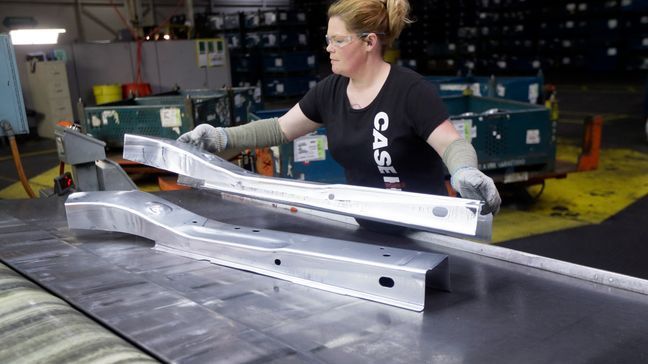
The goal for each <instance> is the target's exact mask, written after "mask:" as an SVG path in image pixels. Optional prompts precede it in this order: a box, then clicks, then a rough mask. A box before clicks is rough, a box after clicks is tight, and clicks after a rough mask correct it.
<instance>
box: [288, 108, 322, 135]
mask: <svg viewBox="0 0 648 364" xmlns="http://www.w3.org/2000/svg"><path fill="white" fill-rule="evenodd" d="M279 126H280V127H281V131H282V132H283V134H284V136H285V137H286V139H288V141H293V140H295V138H299V137H300V136H302V135H306V134H308V133H310V132H313V131H315V130H317V129H318V128H320V127H321V126H322V124H319V123H316V122H314V121H312V120H311V119H309V118H308V117H306V115H304V112H303V111H302V109H301V107H299V103H297V104H295V106H293V107H292V108H291V109H290V110H288V112H287V113H285V114H284V115H283V116H282V117H280V118H279Z"/></svg>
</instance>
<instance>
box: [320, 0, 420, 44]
mask: <svg viewBox="0 0 648 364" xmlns="http://www.w3.org/2000/svg"><path fill="white" fill-rule="evenodd" d="M409 12H410V5H409V2H408V1H407V0H337V1H336V2H335V3H333V4H332V5H331V6H330V7H329V9H328V17H329V18H332V17H334V16H339V17H340V18H341V19H342V21H344V23H345V24H346V26H347V27H348V28H349V30H351V31H353V32H355V33H363V32H368V33H384V35H378V37H379V38H380V39H381V40H382V41H383V43H384V44H385V45H386V46H387V47H391V45H392V43H393V42H394V40H395V39H396V38H398V36H399V35H400V33H401V31H402V30H403V28H404V27H405V25H407V24H409V23H411V22H412V20H411V19H409ZM387 47H383V51H384V50H385V49H386V48H387Z"/></svg>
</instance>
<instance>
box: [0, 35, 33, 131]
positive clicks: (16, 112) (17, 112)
mask: <svg viewBox="0 0 648 364" xmlns="http://www.w3.org/2000/svg"><path fill="white" fill-rule="evenodd" d="M2 120H7V121H8V122H9V124H11V127H12V128H13V131H14V133H15V134H28V133H29V126H28V124H27V116H26V115H25V103H24V101H23V96H22V89H21V88H20V79H19V78H18V68H17V67H16V55H15V52H14V49H13V45H12V44H11V38H10V37H9V36H8V35H7V34H0V121H2ZM0 135H4V131H3V130H2V129H1V128H0Z"/></svg>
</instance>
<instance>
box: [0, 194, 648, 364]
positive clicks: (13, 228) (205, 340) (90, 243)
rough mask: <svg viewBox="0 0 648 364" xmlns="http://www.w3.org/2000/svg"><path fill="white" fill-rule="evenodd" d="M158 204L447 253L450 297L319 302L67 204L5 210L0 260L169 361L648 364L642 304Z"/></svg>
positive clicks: (329, 227) (528, 272)
mask: <svg viewBox="0 0 648 364" xmlns="http://www.w3.org/2000/svg"><path fill="white" fill-rule="evenodd" d="M161 195H162V196H163V197H164V198H165V199H167V200H169V201H171V202H173V203H175V204H178V205H180V206H183V207H185V208H187V209H188V210H190V211H194V212H196V213H198V214H201V215H203V216H208V217H210V218H212V219H215V220H219V221H223V222H227V223H230V224H239V225H246V226H253V227H260V228H268V229H274V230H283V231H288V232H297V233H304V234H310V235H317V236H324V237H329V238H336V239H346V240H353V241H359V242H365V243H375V244H381V245H386V246H393V247H399V248H405V249H417V250H424V251H435V252H442V253H444V254H448V255H449V256H450V272H451V273H450V274H451V281H452V287H453V291H452V292H451V293H447V292H431V293H430V294H429V295H428V297H427V299H428V304H427V306H426V309H425V311H424V312H422V313H417V312H411V311H407V310H403V309H400V308H395V307H391V306H387V305H383V304H380V303H375V302H370V301H365V300H362V299H358V298H353V297H348V296H342V295H337V294H333V293H328V292H324V291H319V290H316V289H312V288H308V287H304V286H300V285H295V284H291V283H289V282H285V281H281V280H277V279H273V278H269V277H265V276H261V275H256V274H253V273H249V272H243V271H239V270H235V269H230V268H224V267H220V266H216V265H212V264H210V263H208V262H203V261H194V260H190V259H188V258H183V257H179V256H175V255H172V254H168V253H163V252H158V251H154V250H152V249H150V247H151V246H152V245H153V243H152V242H151V241H148V240H146V239H142V238H138V237H133V236H130V235H125V234H120V233H105V232H96V231H87V232H86V231H75V232H72V231H70V230H69V229H68V228H67V222H66V220H65V211H64V207H63V202H64V200H63V199H40V200H14V201H0V211H1V212H0V257H1V258H2V260H3V262H5V264H7V265H10V266H12V267H13V268H14V269H16V270H18V271H20V272H21V273H22V274H24V275H26V276H29V277H30V278H32V279H34V280H36V281H38V282H39V283H40V284H42V285H43V286H45V287H47V288H48V289H50V290H51V291H53V292H55V293H56V294H58V295H60V296H61V297H63V298H65V299H66V300H68V301H69V302H72V303H74V305H75V306H76V307H78V308H80V309H83V310H85V311H86V312H87V313H89V315H90V316H92V317H94V318H96V319H98V320H101V321H102V322H104V323H105V324H106V325H108V326H110V327H111V328H113V329H114V330H115V331H117V332H119V333H121V334H122V335H123V336H124V337H126V338H129V339H131V340H132V341H134V342H136V343H137V344H138V345H139V346H140V347H142V348H144V349H146V350H148V351H150V352H151V353H153V354H155V355H156V356H157V357H159V358H162V359H164V360H168V361H178V362H209V363H217V362H224V363H239V362H255V363H267V362H276V363H286V362H291V363H292V362H328V363H352V362H362V363H365V362H390V363H419V362H451V363H454V362H463V363H471V362H479V363H484V362H497V363H520V362H525V363H528V362H531V363H536V362H537V363H546V362H569V363H579V362H593V361H594V362H645V361H646V360H648V322H647V321H646V320H644V319H643V317H644V316H645V314H646V312H648V297H647V296H646V295H642V294H639V293H633V292H629V291H624V290H619V289H616V288H611V287H609V286H605V285H601V284H598V283H591V282H586V281H582V280H578V279H576V278H571V277H567V276H563V275H558V274H555V273H551V272H547V271H542V270H539V269H536V268H531V267H526V266H523V265H518V264H513V263H509V262H505V261H501V260H496V259H492V258H488V257H485V256H481V255H475V254H472V253H469V252H465V251H460V250H454V249H452V248H448V247H443V246H441V245H435V244H434V242H433V241H432V242H429V241H428V242H424V241H421V240H413V239H411V238H407V237H402V236H388V235H381V234H377V233H373V232H369V231H364V230H355V229H352V228H349V227H347V226H343V225H342V224H340V223H336V222H327V221H324V220H322V219H318V220H314V219H308V218H304V217H300V216H289V215H287V214H284V213H280V212H277V211H271V210H266V209H262V208H259V207H253V206H250V205H245V204H240V203H236V202H232V201H226V200H222V199H221V198H220V197H218V195H215V194H211V193H208V192H204V191H195V190H193V191H176V192H166V193H162V194H161ZM427 240H430V239H427ZM0 345H1V344H0Z"/></svg>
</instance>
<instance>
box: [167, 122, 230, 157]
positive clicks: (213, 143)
mask: <svg viewBox="0 0 648 364" xmlns="http://www.w3.org/2000/svg"><path fill="white" fill-rule="evenodd" d="M178 141H179V142H182V143H188V144H192V145H195V146H197V147H198V148H201V149H204V150H206V151H208V152H211V153H219V152H221V151H223V150H224V149H225V146H226V145H227V134H225V130H224V129H223V128H215V127H213V126H211V125H209V124H200V125H198V126H197V127H195V128H194V130H192V131H190V132H187V133H184V134H182V135H180V137H179V138H178Z"/></svg>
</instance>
